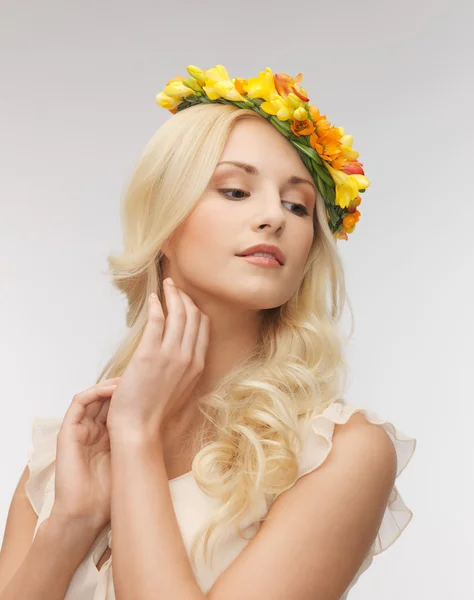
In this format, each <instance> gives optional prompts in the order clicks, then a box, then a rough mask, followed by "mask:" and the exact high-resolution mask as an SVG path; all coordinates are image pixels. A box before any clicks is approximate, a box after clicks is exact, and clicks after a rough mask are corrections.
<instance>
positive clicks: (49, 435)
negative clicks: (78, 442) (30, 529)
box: [25, 417, 63, 535]
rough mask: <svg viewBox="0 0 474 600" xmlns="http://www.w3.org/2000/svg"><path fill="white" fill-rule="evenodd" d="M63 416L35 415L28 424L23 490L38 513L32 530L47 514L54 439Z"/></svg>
mask: <svg viewBox="0 0 474 600" xmlns="http://www.w3.org/2000/svg"><path fill="white" fill-rule="evenodd" d="M62 422H63V419H58V418H48V417H35V418H34V420H33V425H32V433H31V439H32V448H31V449H30V450H29V452H28V468H29V471H30V476H29V478H28V480H27V482H26V484H25V493H26V495H27V497H28V499H29V500H30V503H31V506H32V507H33V509H34V511H35V513H36V514H37V515H38V523H37V525H36V529H35V535H36V531H37V530H38V527H39V526H40V524H41V523H42V521H44V519H46V518H47V517H48V516H49V513H50V511H51V508H52V504H53V502H54V463H55V461H56V440H57V436H58V433H59V430H60V428H61V424H62Z"/></svg>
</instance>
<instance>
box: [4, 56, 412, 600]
mask: <svg viewBox="0 0 474 600" xmlns="http://www.w3.org/2000/svg"><path fill="white" fill-rule="evenodd" d="M188 71H189V73H190V74H191V75H192V76H193V80H186V85H185V84H184V83H183V78H175V80H172V81H171V82H168V85H167V87H166V88H165V92H166V93H162V94H159V95H158V97H157V100H158V102H159V103H160V104H161V105H162V106H165V107H166V108H168V109H169V110H170V111H171V112H172V113H173V115H174V116H173V117H172V118H170V119H169V120H168V121H167V122H166V123H165V124H164V125H163V126H162V127H161V128H160V129H159V130H158V132H157V133H156V134H155V136H154V137H153V138H152V140H151V141H150V142H149V144H148V145H147V147H146V148H145V151H144V153H143V155H142V157H141V159H140V161H139V164H138V166H137V168H136V171H135V173H134V176H133V178H132V180H131V182H130V184H129V187H128V190H127V193H126V195H125V198H124V205H123V226H124V252H123V254H121V255H114V256H110V257H109V264H110V267H111V271H112V274H113V278H114V285H115V286H116V287H117V288H118V289H119V290H120V291H121V292H123V293H124V294H125V295H126V297H127V301H128V313H127V325H128V327H129V332H128V335H127V337H126V339H125V340H124V341H123V343H122V344H121V345H120V347H119V348H118V350H117V351H116V353H115V354H114V356H113V357H112V358H111V360H110V361H109V362H108V364H107V365H106V367H105V368H104V370H103V371H102V373H101V374H100V376H99V378H98V380H97V383H96V385H94V386H92V387H91V388H89V389H88V390H85V391H83V392H81V393H80V394H77V395H76V396H75V397H74V398H73V400H72V402H71V405H70V406H69V408H68V410H67V412H66V414H65V417H64V419H35V422H34V426H33V451H32V453H31V455H30V460H29V463H28V468H29V472H26V471H25V473H24V475H23V477H22V480H20V484H19V489H20V490H22V489H23V487H24V489H25V491H26V494H27V499H28V501H29V502H30V503H31V505H32V507H33V508H34V511H35V513H36V515H38V519H37V522H36V524H35V526H34V531H33V532H32V533H33V535H34V540H33V544H32V545H31V548H29V549H28V551H27V554H26V557H25V556H24V555H23V557H22V560H21V561H20V559H19V558H17V559H16V560H17V562H16V563H15V561H14V560H13V559H9V560H8V561H7V559H6V558H5V555H4V556H2V564H1V569H0V575H1V578H0V583H1V585H2V586H3V591H2V593H1V594H0V600H10V599H12V598H18V597H26V596H27V597H28V598H30V599H32V600H35V598H40V597H44V593H45V591H46V590H47V592H48V598H65V599H66V600H76V599H81V600H89V599H90V600H112V599H113V598H116V600H121V599H124V598H126V599H127V600H130V599H132V598H139V599H140V600H148V599H149V598H150V599H151V598H153V599H156V598H182V599H185V600H187V599H189V600H194V599H201V598H206V597H208V598H212V599H214V600H220V599H225V600H233V599H235V600H237V599H239V600H240V599H241V598H246V599H247V600H254V599H255V600H256V599H259V600H264V599H266V598H268V599H270V598H271V599H272V600H279V599H281V600H310V599H311V600H312V599H313V598H318V600H335V599H337V598H346V597H347V594H348V592H349V590H350V589H351V588H352V587H353V585H354V584H355V582H356V581H357V579H358V577H359V576H360V574H361V573H362V572H363V571H365V570H366V569H367V568H368V567H369V565H370V563H371V562H372V559H373V556H375V555H376V554H378V553H380V552H382V551H383V550H384V549H386V548H387V547H388V546H390V545H391V544H392V543H393V542H394V541H395V540H396V539H397V537H398V536H399V535H400V533H401V532H402V531H403V530H404V529H405V527H406V526H407V525H408V523H409V521H410V519H411V517H412V513H411V511H410V510H409V509H408V508H407V507H406V506H405V504H404V502H403V500H402V499H401V497H400V495H399V494H398V491H397V488H396V486H395V479H396V477H397V476H398V475H399V474H400V473H401V471H402V470H403V469H404V467H405V466H406V464H407V463H408V462H409V460H410V458H411V456H412V454H413V452H414V450H415V445H416V440H415V439H413V438H410V437H407V436H405V435H403V434H402V433H401V432H400V431H398V430H397V429H396V428H395V427H394V426H393V424H391V423H389V422H387V421H383V420H382V419H380V418H379V417H378V416H377V415H375V414H374V413H372V412H371V411H370V410H368V409H363V408H359V407H356V406H353V405H351V404H348V403H346V402H345V401H344V400H343V399H342V390H343V388H344V385H345V378H346V366H345V362H344V356H343V352H344V344H343V336H342V335H341V332H340V330H339V328H338V322H339V319H340V317H341V314H342V310H343V308H344V306H345V301H346V294H345V285H344V274H343V269H342V263H341V261H340V258H339V255H338V253H337V249H336V242H335V240H336V239H346V240H347V234H348V233H351V232H352V231H353V230H354V227H355V223H356V222H357V220H358V216H359V213H358V211H357V210H356V208H357V206H358V204H359V203H360V196H359V194H358V193H359V192H362V191H364V190H365V188H366V187H367V186H368V180H367V179H366V178H365V176H363V171H362V169H361V164H360V163H358V162H357V160H355V159H356V158H357V156H358V155H357V153H355V152H354V151H353V150H352V149H351V148H350V145H351V140H350V143H349V142H348V138H347V136H346V138H343V137H342V134H343V130H340V129H338V131H335V129H336V128H332V127H331V126H330V124H328V122H327V121H326V120H325V117H321V116H320V115H319V111H317V109H316V108H315V107H313V106H311V105H308V104H307V101H308V98H307V96H306V92H305V90H304V89H303V88H301V87H300V86H298V83H299V80H300V76H298V78H296V79H295V80H293V79H291V78H290V77H289V76H287V75H284V74H275V75H273V74H272V73H271V71H270V69H267V70H266V71H265V72H263V73H260V75H259V77H258V78H255V79H250V80H248V81H247V80H242V79H236V80H230V79H229V77H228V75H227V72H226V71H225V69H224V68H223V67H222V66H221V65H218V66H217V67H216V69H210V70H209V71H206V72H203V71H200V70H199V69H197V68H195V67H189V68H188ZM173 94H174V96H173ZM259 94H260V95H259ZM255 98H259V99H260V100H263V102H260V101H255V100H254V99H255ZM298 99H299V100H298ZM183 108H186V109H187V110H182V109H183ZM301 109H302V110H301ZM285 110H286V111H288V114H291V115H292V117H293V118H292V119H288V115H286V114H285ZM272 111H273V112H272ZM271 115H274V116H273V117H271ZM275 115H277V116H276V117H275ZM281 117H283V118H281ZM285 117H287V118H285ZM275 119H278V121H276V120H275ZM290 123H291V128H290V127H288V126H289V124H290ZM338 132H339V135H338ZM331 135H332V138H331ZM349 137H350V136H349ZM341 140H342V141H341ZM289 142H291V143H289ZM329 142H331V143H332V144H331V143H329ZM337 142H338V143H337ZM298 143H300V146H298ZM305 144H306V146H305V148H303V150H302V148H301V145H305ZM344 145H345V147H344ZM311 149H312V150H311ZM341 149H343V150H344V152H342V151H341ZM316 151H317V152H318V154H319V156H316V155H315V152H316ZM323 157H324V159H323ZM330 163H331V164H332V167H331V164H330ZM344 167H345V170H344ZM336 169H337V172H336ZM329 175H331V177H332V179H330V178H329ZM344 177H345V179H344ZM325 178H327V179H325ZM331 181H332V182H333V183H332V184H331V185H330V182H331ZM354 186H355V187H354ZM354 190H355V193H354ZM331 194H332V195H331ZM348 194H349V197H348ZM350 194H352V196H350ZM331 200H332V201H331ZM262 253H263V256H262ZM259 254H260V255H261V256H258V255H259ZM250 255H253V256H252V257H250ZM265 255H267V256H265ZM268 255H269V256H268ZM152 292H156V293H157V296H158V297H153V296H152ZM328 298H329V300H330V302H329V306H328ZM25 482H26V486H25V485H24V484H25ZM18 502H19V501H18ZM7 528H8V525H7ZM112 530H113V544H112ZM10 531H11V532H13V525H11V527H10ZM11 536H13V533H12V534H11ZM11 536H9V539H11ZM29 539H31V537H30V538H29ZM10 546H11V545H10V544H7V547H10ZM25 547H26V544H25ZM112 547H113V552H112V551H111V548H112ZM53 549H55V550H56V553H55V555H54V557H53ZM58 549H60V550H61V552H60V553H59V554H58V552H57V550H58ZM12 552H13V551H12ZM24 552H26V550H25V551H24ZM2 554H3V551H2ZM112 554H113V568H112ZM12 556H13V554H12ZM7 562H8V563H9V566H8V567H7V566H5V565H6V564H7ZM14 563H15V567H14V566H13V565H14ZM41 593H42V594H43V596H41V595H40V594H41Z"/></svg>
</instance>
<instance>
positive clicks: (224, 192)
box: [218, 188, 309, 217]
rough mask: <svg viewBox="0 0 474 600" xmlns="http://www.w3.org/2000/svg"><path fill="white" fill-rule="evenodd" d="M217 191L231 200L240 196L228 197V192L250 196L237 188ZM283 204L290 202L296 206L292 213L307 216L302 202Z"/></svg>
mask: <svg viewBox="0 0 474 600" xmlns="http://www.w3.org/2000/svg"><path fill="white" fill-rule="evenodd" d="M218 192H219V193H220V194H222V195H223V196H225V197H226V198H229V199H231V200H242V198H230V197H229V196H227V193H228V192H240V193H242V194H246V195H247V196H250V194H249V193H248V192H245V191H244V190H239V189H238V188H229V189H221V190H218ZM285 204H292V205H293V206H296V207H297V212H295V211H290V212H293V214H295V215H298V216H300V217H304V216H309V212H308V211H307V209H306V206H305V205H304V204H296V203H295V202H285Z"/></svg>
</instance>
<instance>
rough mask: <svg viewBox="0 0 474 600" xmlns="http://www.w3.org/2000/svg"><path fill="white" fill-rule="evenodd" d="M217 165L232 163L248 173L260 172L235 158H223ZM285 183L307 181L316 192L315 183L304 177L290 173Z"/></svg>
mask: <svg viewBox="0 0 474 600" xmlns="http://www.w3.org/2000/svg"><path fill="white" fill-rule="evenodd" d="M219 165H234V166H235V167H239V168H240V169H243V170H244V171H245V172H246V173H248V174H249V175H259V173H260V171H259V170H258V169H257V167H255V166H254V165H249V164H247V163H243V162H240V161H235V160H224V161H222V162H220V163H218V164H217V167H218V166H219ZM217 167H216V168H217ZM287 183H292V184H298V183H308V184H309V185H310V186H311V187H312V188H313V189H314V191H315V192H316V193H317V190H316V185H315V184H314V183H313V182H312V181H310V180H309V179H304V178H303V177H298V176H297V175H292V176H291V177H289V178H288V179H287Z"/></svg>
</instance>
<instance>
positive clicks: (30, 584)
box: [0, 515, 100, 600]
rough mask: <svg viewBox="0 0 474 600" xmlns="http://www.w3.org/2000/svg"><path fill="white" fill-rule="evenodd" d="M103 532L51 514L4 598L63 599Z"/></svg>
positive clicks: (0, 595)
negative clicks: (74, 576)
mask: <svg viewBox="0 0 474 600" xmlns="http://www.w3.org/2000/svg"><path fill="white" fill-rule="evenodd" d="M99 533H100V532H99V531H97V530H95V529H93V528H89V527H87V526H84V524H79V523H75V522H71V521H69V520H68V521H65V520H64V519H61V518H56V517H55V516H54V515H51V516H50V517H49V518H47V519H46V520H45V521H43V522H42V523H41V525H40V526H39V528H38V531H37V533H36V536H35V538H34V540H33V542H32V545H31V548H30V550H29V552H28V554H27V555H26V558H25V560H24V561H23V562H22V564H21V565H20V567H19V568H18V570H17V571H16V573H15V575H14V576H13V577H12V579H11V580H10V581H9V583H8V584H7V585H6V587H5V588H4V589H3V590H2V591H1V592H0V600H19V599H20V598H21V599H23V598H28V600H44V599H45V598H47V599H48V600H63V599H64V596H65V594H66V590H67V588H68V586H69V582H70V580H71V578H72V576H73V575H74V572H75V571H76V569H77V567H78V566H79V565H80V563H81V562H82V560H83V559H84V557H85V556H86V554H87V552H88V551H89V549H90V547H91V546H92V543H93V542H94V540H95V538H96V537H97V535H98V534H99Z"/></svg>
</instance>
